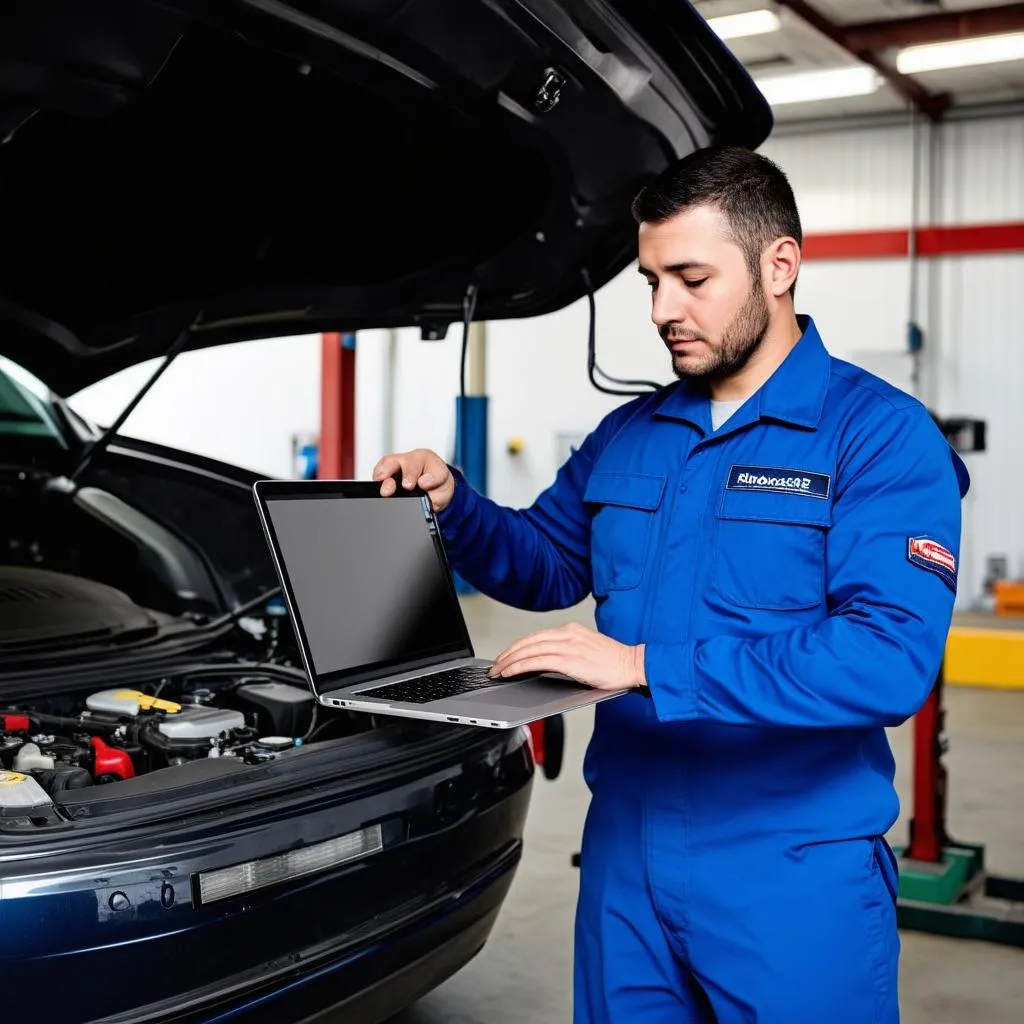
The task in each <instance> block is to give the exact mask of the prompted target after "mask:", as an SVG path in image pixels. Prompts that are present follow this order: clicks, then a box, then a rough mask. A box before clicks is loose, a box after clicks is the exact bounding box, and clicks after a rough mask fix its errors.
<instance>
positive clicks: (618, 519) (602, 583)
mask: <svg viewBox="0 0 1024 1024" xmlns="http://www.w3.org/2000/svg"><path fill="white" fill-rule="evenodd" d="M665 479H666V478H665V477H664V476H656V475H647V474H642V473H610V472H595V473H591V475H590V479H589V480H588V481H587V487H586V490H585V491H584V494H583V500H584V501H585V502H586V503H587V504H588V506H590V511H591V516H592V518H591V524H590V553H591V558H590V561H591V568H592V573H593V582H594V594H595V595H596V596H601V595H603V594H607V593H608V592H609V591H612V590H629V589H631V588H633V587H636V586H639V584H640V580H641V578H642V577H643V574H644V567H645V565H646V564H647V561H648V557H649V549H650V546H651V543H652V534H653V532H654V531H653V528H652V524H653V521H654V515H655V513H656V512H657V510H658V508H659V506H660V505H661V502H662V498H663V497H664V494H665Z"/></svg>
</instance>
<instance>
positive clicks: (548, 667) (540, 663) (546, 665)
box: [498, 651, 570, 678]
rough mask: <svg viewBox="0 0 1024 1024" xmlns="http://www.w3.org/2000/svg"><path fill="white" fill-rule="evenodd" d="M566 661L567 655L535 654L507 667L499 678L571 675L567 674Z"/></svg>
mask: <svg viewBox="0 0 1024 1024" xmlns="http://www.w3.org/2000/svg"><path fill="white" fill-rule="evenodd" d="M566 660H567V659H566V657H565V655H562V654H557V653H554V652H550V651H549V652H548V653H546V654H535V655H532V656H531V657H527V658H523V659H522V660H521V661H517V662H516V663H515V664H514V665H509V666H507V667H506V668H505V669H503V670H502V671H501V672H500V673H499V676H498V677H499V678H501V677H504V676H521V675H525V674H526V673H528V672H561V673H562V674H563V675H569V674H570V673H568V672H566Z"/></svg>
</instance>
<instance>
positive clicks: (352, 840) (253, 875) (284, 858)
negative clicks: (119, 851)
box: [199, 825, 384, 904]
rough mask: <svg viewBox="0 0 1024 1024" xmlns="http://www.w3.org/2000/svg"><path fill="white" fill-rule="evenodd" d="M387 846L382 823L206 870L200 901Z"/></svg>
mask: <svg viewBox="0 0 1024 1024" xmlns="http://www.w3.org/2000/svg"><path fill="white" fill-rule="evenodd" d="M383 849H384V840H383V836H382V834H381V827H380V825H372V826H370V827H369V828H364V829H361V830H360V831H359V832H350V833H348V835H344V836H339V837H338V838H337V839H328V840H327V841H326V842H323V843H316V844H315V845H313V846H300V847H299V848H298V849H296V850H290V851H289V852H288V853H282V854H279V855H277V856H276V857H264V858H263V859H262V860H251V861H248V862H247V863H245V864H235V865H234V866H233V867H230V868H218V869H217V870H216V871H204V872H203V873H202V874H200V876H199V901H200V903H204V904H205V903H214V902H216V901H217V900H224V899H227V898H228V897H229V896H240V895H242V894H243V893H247V892H253V891H254V890H256V889H264V888H266V887H267V886H269V885H278V884H280V883H281V882H289V881H291V880H292V879H295V878H303V877H304V876H306V875H312V874H316V873H317V872H320V871H328V870H330V869H331V868H336V867H338V865H339V864H346V863H348V862H349V861H353V860H358V859H359V858H360V857H366V856H368V855H369V854H371V853H379V852H380V851H381V850H383Z"/></svg>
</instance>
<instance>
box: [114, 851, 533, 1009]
mask: <svg viewBox="0 0 1024 1024" xmlns="http://www.w3.org/2000/svg"><path fill="white" fill-rule="evenodd" d="M521 852H522V844H521V843H520V842H516V843H515V844H513V845H512V846H511V847H510V848H509V849H507V850H506V851H505V852H504V853H503V854H502V856H500V857H499V858H497V859H496V860H495V861H494V862H492V863H491V864H489V865H488V866H487V867H486V868H484V869H482V870H479V871H477V872H476V873H475V874H474V876H473V877H466V878H464V879H459V880H455V881H456V882H457V884H456V885H455V886H454V887H453V888H452V889H451V891H449V892H448V893H445V894H443V895H440V896H435V897H433V898H429V897H423V898H422V899H420V900H417V901H413V904H407V905H405V906H403V907H400V908H397V910H396V911H395V912H393V913H391V914H389V915H386V916H385V917H383V918H382V919H381V920H378V921H374V922H371V923H370V924H369V925H368V926H367V927H366V928H365V929H363V930H362V931H361V932H360V933H359V934H357V935H350V936H346V937H345V938H344V939H343V940H341V941H339V942H337V943H334V944H331V945H330V946H329V947H326V948H324V947H321V948H314V949H308V950H303V951H302V952H299V953H296V954H295V955H294V956H292V957H289V958H288V962H287V963H281V962H280V961H271V962H270V963H263V964H259V965H257V966H255V967H253V968H252V969H251V970H248V971H246V972H244V973H243V974H241V975H237V976H235V977H233V978H226V979H224V981H223V982H222V983H220V984H218V985H216V986H210V987H208V988H206V989H203V990H197V991H194V992H188V993H183V994H182V995H181V996H180V997H179V998H176V999H173V1000H165V1001H162V1002H159V1003H152V1004H150V1005H148V1006H142V1007H138V1008H137V1009H134V1010H132V1011H130V1012H129V1013H125V1014H117V1015H116V1016H112V1017H104V1018H102V1020H100V1021H96V1022H95V1024H157V1022H160V1024H165V1022H166V1024H200V1022H202V1024H221V1022H227V1021H233V1022H235V1021H237V1022H238V1024H300V1022H301V1024H314V1022H316V1024H329V1022H330V1021H332V1020H344V1021H345V1022H346V1024H380V1022H382V1021H385V1020H387V1019H388V1018H389V1017H392V1016H394V1015H395V1014H396V1013H398V1012H399V1011H401V1010H402V1009H404V1008H405V1007H407V1006H409V1005H410V1004H411V1003H413V1002H415V1001H416V1000H417V999H419V998H420V997H421V996H423V995H425V994H426V993H428V992H430V991H431V990H432V989H434V988H436V987H437V986H438V985H440V984H441V983H442V982H444V981H445V980H447V979H448V978H450V977H451V976H452V975H453V974H455V973H456V972H457V971H458V970H459V969H460V968H461V967H463V966H464V965H465V964H466V963H468V962H469V961H470V960H471V959H472V958H473V957H474V956H475V955H476V954H477V953H478V952H479V951H480V949H481V948H482V947H483V945H484V943H485V942H486V941H487V938H488V936H489V935H490V932H491V929H492V928H493V926H494V922H495V920H496V919H497V916H498V912H499V911H500V909H501V905H502V902H503V901H504V899H505V896H506V894H507V892H508V889H509V886H510V885H511V884H512V880H513V878H514V876H515V871H516V867H517V866H518V863H519V859H520V855H521Z"/></svg>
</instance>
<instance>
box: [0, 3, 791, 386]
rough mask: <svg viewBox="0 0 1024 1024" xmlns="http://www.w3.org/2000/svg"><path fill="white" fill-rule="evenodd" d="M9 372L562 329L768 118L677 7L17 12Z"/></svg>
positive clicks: (2, 272) (0, 291) (6, 251)
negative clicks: (263, 346) (345, 336)
mask: <svg viewBox="0 0 1024 1024" xmlns="http://www.w3.org/2000/svg"><path fill="white" fill-rule="evenodd" d="M2 24H3V29H2V32H0V139H3V140H4V143H3V144H2V145H0V247H2V248H0V253H2V258H0V354H4V355H7V356H9V357H10V358H12V359H13V360H14V361H15V362H17V363H19V364H20V365H22V366H23V367H24V368H25V369H27V370H30V371H31V372H33V373H34V374H36V375H37V376H38V377H40V378H41V379H42V380H44V381H45V382H46V383H47V384H48V385H49V386H50V387H51V388H53V389H54V390H55V391H57V392H59V393H62V394H65V395H67V394H71V393H73V392H75V391H77V390H79V389H80V388H82V387H85V386H86V385H88V384H90V383H92V382H94V381H96V380H99V379H101V378H103V377H106V376H108V375H110V374H111V373H114V372H116V371H117V370H120V369H123V368H124V367H126V366H129V365H131V364H133V363H137V362H140V361H142V360H144V359H148V358H151V357H154V356H157V355H161V354H163V353H164V352H165V351H166V350H167V348H168V347H169V346H170V345H171V344H172V343H173V340H174V338H175V337H176V335H177V334H178V333H179V332H180V331H181V330H182V329H183V328H184V327H187V326H189V325H193V327H194V329H193V332H192V337H191V340H190V342H189V347H190V348H198V347H203V346H206V345H214V344H221V343H225V342H230V341H236V340H241V339H247V338H254V337H268V336H278V337H279V336H283V335H291V334H305V333H310V332H315V331H321V330H347V329H351V330H356V329H360V328H366V327H371V326H407V325H419V326H420V327H421V328H422V329H423V330H424V331H425V332H429V333H438V334H439V333H443V332H444V330H445V329H446V328H447V326H448V325H449V324H450V323H452V322H456V321H459V320H461V318H462V303H463V297H464V295H465V292H466V288H467V286H468V285H469V284H470V283H474V284H475V285H476V287H477V289H478V304H477V307H476V316H477V317H478V318H480V319H500V318H507V317H525V316H534V315H537V314H541V313H545V312H549V311H551V310H554V309H558V308H560V307H562V306H565V305H567V304H568V303H570V302H572V301H574V300H575V299H577V298H579V297H580V296H581V295H582V294H583V293H584V291H585V289H584V285H583V279H582V273H581V271H582V270H583V269H584V268H585V269H586V270H587V271H589V274H590V278H591V280H592V282H593V285H594V287H599V286H600V285H601V284H603V283H605V282H606V281H607V280H609V279H610V278H611V277H613V276H614V275H615V274H616V273H618V272H619V271H620V270H621V269H622V268H623V267H625V266H626V265H627V264H628V263H629V261H630V260H631V259H632V258H633V256H634V254H635V226H634V224H633V222H632V220H631V217H630V214H629V203H630V200H631V198H632V196H633V195H634V193H635V192H636V191H637V189H638V188H639V187H640V186H641V185H642V184H643V183H644V181H645V180H647V179H648V178H650V177H651V176H652V175H654V174H656V173H657V172H658V171H660V170H661V169H662V168H663V167H665V165H666V164H667V163H668V162H670V161H671V160H673V159H675V158H677V157H679V156H682V155H684V154H686V153H687V152H690V151H691V150H693V149H695V148H699V147H701V146H705V145H708V144H712V143H716V142H732V143H738V144H741V145H745V146H748V147H751V148H753V147H756V146H757V145H759V144H760V143H761V142H762V141H763V140H764V138H765V137H766V136H767V135H768V133H769V132H770V130H771V125H772V121H771V113H770V110H769V108H768V107H767V105H766V103H765V101H764V99H763V97H761V95H760V93H759V92H758V91H757V90H756V88H755V86H754V85H753V83H752V82H751V80H750V79H749V77H748V76H747V74H746V73H745V71H744V70H743V68H742V67H741V66H740V65H739V63H738V62H737V61H736V60H735V59H734V58H733V57H732V55H731V54H730V53H729V51H728V50H727V49H726V48H725V47H724V46H723V44H722V43H721V42H720V41H719V40H718V39H717V38H716V37H715V36H714V34H713V33H712V32H711V31H710V29H708V27H707V25H706V24H705V23H704V21H703V19H702V18H701V17H700V16H699V15H698V14H697V13H696V12H695V11H694V10H693V9H692V8H691V7H690V6H689V5H688V4H687V3H686V2H685V0H289V2H281V0H159V2H156V0H153V2H147V0H12V2H11V3H9V4H8V5H7V7H6V9H5V12H4V15H3V20H2Z"/></svg>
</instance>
